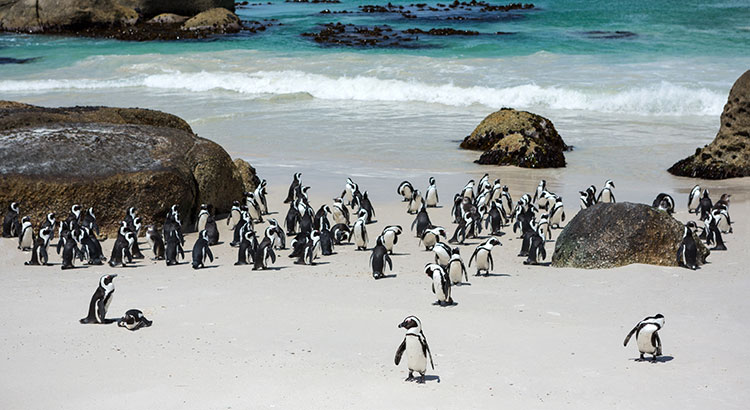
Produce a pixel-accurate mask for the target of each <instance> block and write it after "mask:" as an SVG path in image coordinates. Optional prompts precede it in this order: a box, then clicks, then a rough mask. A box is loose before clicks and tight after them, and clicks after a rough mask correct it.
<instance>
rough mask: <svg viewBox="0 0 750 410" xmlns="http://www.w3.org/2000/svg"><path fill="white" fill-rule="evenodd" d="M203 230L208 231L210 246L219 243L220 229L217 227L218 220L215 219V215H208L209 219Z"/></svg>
mask: <svg viewBox="0 0 750 410" xmlns="http://www.w3.org/2000/svg"><path fill="white" fill-rule="evenodd" d="M203 229H204V230H205V231H206V235H207V237H208V245H209V246H213V245H216V244H218V243H219V228H218V227H217V226H216V219H214V216H213V215H208V218H206V225H205V227H204V228H203ZM199 232H200V231H199Z"/></svg>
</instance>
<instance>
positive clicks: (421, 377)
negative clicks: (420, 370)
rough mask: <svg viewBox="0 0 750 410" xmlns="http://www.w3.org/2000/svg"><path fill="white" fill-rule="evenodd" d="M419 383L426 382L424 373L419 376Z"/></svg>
mask: <svg viewBox="0 0 750 410" xmlns="http://www.w3.org/2000/svg"><path fill="white" fill-rule="evenodd" d="M417 383H419V384H424V374H422V375H420V376H419V379H418V380H417Z"/></svg>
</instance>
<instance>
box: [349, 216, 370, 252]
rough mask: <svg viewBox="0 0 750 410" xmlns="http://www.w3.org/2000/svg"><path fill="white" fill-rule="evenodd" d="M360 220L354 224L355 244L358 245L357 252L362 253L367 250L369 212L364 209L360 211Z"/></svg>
mask: <svg viewBox="0 0 750 410" xmlns="http://www.w3.org/2000/svg"><path fill="white" fill-rule="evenodd" d="M358 215H359V219H357V221H356V222H354V228H353V229H352V230H353V231H354V244H355V245H357V250H358V251H361V250H364V249H367V227H366V226H365V224H366V223H367V211H366V210H364V209H360V210H359V214H358Z"/></svg>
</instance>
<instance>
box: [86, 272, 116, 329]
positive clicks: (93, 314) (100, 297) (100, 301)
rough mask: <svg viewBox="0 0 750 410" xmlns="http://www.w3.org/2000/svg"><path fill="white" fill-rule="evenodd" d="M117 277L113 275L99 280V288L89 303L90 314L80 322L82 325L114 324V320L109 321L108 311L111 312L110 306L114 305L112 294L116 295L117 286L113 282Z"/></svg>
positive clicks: (104, 276)
mask: <svg viewBox="0 0 750 410" xmlns="http://www.w3.org/2000/svg"><path fill="white" fill-rule="evenodd" d="M116 277H117V275H116V274H112V275H103V276H102V277H101V278H99V286H98V287H97V288H96V290H95V291H94V295H93V296H91V302H89V314H88V316H86V317H85V318H83V319H81V320H79V322H81V323H82V324H86V323H112V320H110V319H107V310H109V304H110V303H112V294H113V293H115V284H114V283H113V282H112V280H113V279H114V278H116Z"/></svg>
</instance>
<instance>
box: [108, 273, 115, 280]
mask: <svg viewBox="0 0 750 410" xmlns="http://www.w3.org/2000/svg"><path fill="white" fill-rule="evenodd" d="M109 277H110V278H112V279H114V278H116V277H117V274H116V273H113V274H111V275H109Z"/></svg>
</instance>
